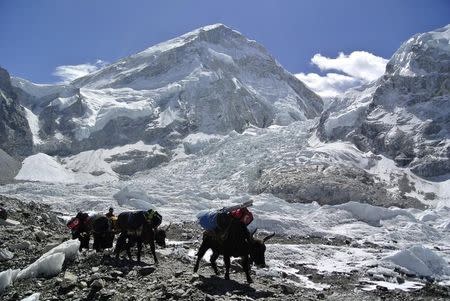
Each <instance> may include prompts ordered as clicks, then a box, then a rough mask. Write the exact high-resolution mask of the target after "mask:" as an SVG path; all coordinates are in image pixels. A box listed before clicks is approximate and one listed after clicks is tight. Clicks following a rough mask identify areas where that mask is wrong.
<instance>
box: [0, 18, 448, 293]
mask: <svg viewBox="0 0 450 301" xmlns="http://www.w3.org/2000/svg"><path fill="white" fill-rule="evenodd" d="M449 28H450V27H449V26H447V27H445V28H443V29H440V30H436V34H433V33H432V34H429V35H418V36H415V37H414V38H413V40H409V41H407V42H406V44H405V45H406V46H405V45H404V46H402V47H401V48H400V49H399V51H397V52H396V54H395V55H394V57H393V58H392V59H391V61H390V63H389V68H388V69H389V70H388V71H387V73H386V75H385V76H384V77H383V78H382V79H380V80H378V81H376V82H375V83H372V84H371V85H369V86H368V87H360V88H357V89H354V90H352V91H350V92H348V93H347V94H346V95H344V96H343V97H342V98H341V99H336V100H335V102H334V103H332V104H331V105H330V108H329V109H328V110H327V111H326V112H325V113H324V114H322V115H321V110H322V101H321V99H320V98H319V97H318V96H317V95H315V94H314V93H313V92H311V91H310V90H309V89H308V88H307V87H306V86H305V85H304V84H303V83H301V82H300V81H299V80H297V79H296V78H295V77H293V76H292V75H291V74H290V73H289V72H287V71H286V70H284V69H283V68H282V67H281V66H280V65H279V64H278V63H277V62H276V61H275V60H274V59H273V58H272V57H271V56H270V55H269V54H268V53H267V51H266V50H265V49H264V48H263V47H262V46H261V45H259V44H257V43H256V42H255V41H251V40H248V39H247V38H245V37H244V36H242V35H241V34H239V33H238V32H236V31H233V30H231V29H229V28H227V27H226V26H223V25H213V26H208V27H204V28H201V29H198V30H195V31H193V32H190V33H187V34H185V35H183V36H181V37H178V38H175V39H173V40H170V41H167V42H164V43H161V44H158V45H156V46H153V47H151V48H149V49H147V50H145V51H143V52H140V53H137V54H135V55H133V56H130V57H128V58H124V59H122V60H120V61H118V62H116V63H114V64H112V65H109V66H106V67H104V68H102V69H101V70H99V71H97V72H95V73H93V74H90V75H88V76H86V77H83V78H80V79H77V80H75V81H74V82H72V83H71V84H69V85H67V86H44V85H36V84H33V83H30V82H28V81H26V80H23V79H14V78H13V80H12V83H13V85H14V86H15V87H16V88H17V89H21V91H22V92H23V93H22V94H21V95H22V97H23V99H22V100H21V103H22V104H23V105H24V106H25V107H26V112H27V114H26V115H27V118H28V120H29V123H30V128H31V131H32V134H33V141H34V151H35V154H33V155H32V156H29V157H27V158H26V159H25V160H24V161H23V164H22V168H21V169H20V171H19V173H18V174H17V176H16V178H15V181H13V182H11V183H8V184H5V185H1V186H0V194H2V195H6V196H10V197H16V198H20V199H22V200H24V201H35V202H42V203H45V204H48V205H50V206H51V208H52V210H53V211H54V212H56V213H57V214H58V215H60V216H61V217H63V218H65V217H68V216H70V215H72V214H74V213H75V212H77V211H79V210H85V211H98V212H103V211H104V210H105V209H106V208H108V207H109V206H113V207H115V208H116V211H118V212H119V211H123V210H130V209H131V210H135V209H149V208H154V209H157V210H158V211H159V212H160V213H161V214H162V215H163V217H164V223H169V222H172V223H175V224H180V223H182V222H185V223H192V222H195V216H196V214H197V213H198V212H199V211H200V210H204V209H210V208H221V207H223V206H228V205H232V204H235V203H240V202H243V201H246V200H249V199H252V200H253V201H254V206H253V207H252V211H253V213H254V215H255V220H254V222H253V223H252V224H251V226H250V227H251V228H258V229H260V230H261V231H266V232H272V231H274V232H275V233H276V237H277V239H276V240H274V242H273V243H271V244H269V245H268V248H267V253H266V254H267V264H268V267H266V268H264V269H258V270H256V273H257V275H259V276H261V277H275V278H280V279H281V278H286V279H287V280H286V281H287V282H289V284H290V285H294V286H297V287H301V288H305V289H311V290H318V291H323V290H327V289H329V288H330V284H329V283H321V281H320V280H317V279H310V278H308V271H310V270H314V271H316V272H317V273H319V274H321V275H328V276H329V275H347V276H349V277H350V276H351V277H356V279H353V280H352V281H354V287H355V289H356V290H361V291H374V290H377V289H379V288H380V287H383V288H385V289H386V290H389V291H391V290H403V291H416V290H420V289H422V288H423V287H424V286H425V284H426V281H431V280H432V281H434V282H435V283H437V284H438V285H441V286H443V287H448V286H449V285H450V266H449V261H450V217H449V216H450V177H449V176H448V174H446V173H445V172H446V171H447V170H448V169H446V168H447V167H446V166H442V168H441V169H440V170H439V171H438V172H436V174H433V172H431V171H430V168H432V166H433V164H436V162H441V163H442V164H444V165H445V164H448V161H447V162H446V161H445V160H449V158H448V154H449V152H448V146H449V136H448V133H449V132H450V131H449V123H448V111H446V112H443V111H441V112H440V114H437V113H436V112H435V111H436V108H437V106H439V107H442V108H444V107H445V108H448V107H449V105H450V104H449V100H450V97H449V95H450V91H449V86H448V78H449V69H448V68H447V69H445V68H444V67H445V66H444V67H442V64H447V63H448V60H443V61H442V60H441V62H442V63H436V64H434V63H433V64H432V66H431V67H430V68H432V69H431V70H429V69H426V68H422V67H423V66H422V65H423V64H422V63H423V60H426V59H427V56H433V55H438V56H439V57H441V58H448V57H449V52H450V51H449V46H448V45H449V42H448V41H449ZM421 39H422V40H423V39H426V41H427V43H425V44H423V45H425V46H423V45H422V44H420V41H422V40H421ZM433 39H437V40H438V42H436V43H435V42H433V41H434V40H433ZM414 41H416V42H417V41H419V42H417V43H419V44H420V45H422V46H423V47H424V49H422V48H420V49H419V50H421V49H422V50H423V51H424V52H423V53H422V54H420V55H416V56H414V55H407V53H405V52H409V51H413V50H411V49H412V48H414V47H412V46H410V44H411V43H414ZM408 45H409V46H408ZM411 47H412V48H411ZM414 49H416V50H417V49H418V48H417V47H415V48H414ZM435 59H436V58H428V60H430V61H431V62H435ZM405 60H408V62H405ZM421 66H422V67H421ZM426 66H428V67H429V65H426ZM433 66H434V67H433ZM419 67H420V68H419ZM428 67H427V68H428ZM447 67H448V65H447ZM433 68H434V69H433ZM437 69H438V70H437ZM436 70H437V71H436ZM419 77H420V78H419ZM443 78H446V80H443ZM433 81H438V82H439V84H434V83H433ZM391 82H395V83H398V84H399V85H400V84H401V83H404V85H409V88H408V89H409V90H408V89H407V90H408V91H409V92H411V93H410V94H408V93H409V92H408V93H405V94H404V95H402V96H401V97H400V96H399V99H401V101H398V102H396V103H391V102H389V103H388V101H387V100H386V99H387V98H389V97H391V98H389V99H394V98H392V97H394V96H392V95H394V94H395V95H400V94H401V93H404V89H402V88H401V87H399V86H398V85H393V84H391ZM418 82H420V83H422V84H419V83H418ZM421 87H422V88H423V87H425V88H424V91H425V92H426V93H425V92H424V91H422V90H421V89H422V88H421ZM436 89H437V90H439V94H437V92H436V91H435V90H436ZM387 90H389V91H387ZM394 92H395V93H394ZM423 93H425V94H426V95H432V97H433V101H429V102H427V103H426V106H427V112H431V113H430V114H428V115H427V118H428V119H427V123H429V124H432V123H433V124H434V125H436V126H437V128H436V131H435V132H433V133H432V134H430V132H427V131H426V130H425V129H423V128H422V127H420V124H419V123H420V122H421V121H420V120H419V121H418V120H417V118H416V117H417V114H418V113H417V112H418V110H419V109H420V108H419V105H418V102H417V101H418V100H417V97H419V96H418V95H419V94H420V95H425V94H423ZM24 95H25V96H24ZM408 95H409V96H411V95H412V96H411V97H412V98H411V99H412V100H411V101H408V99H406V98H407V97H408ZM425 102H426V101H425V100H422V102H421V104H422V105H421V106H425ZM441 105H444V106H441ZM433 112H434V113H433ZM55 114H56V115H55ZM388 115H389V116H391V117H392V116H394V115H395V118H394V117H392V118H390V117H389V116H388ZM55 116H56V117H57V120H58V122H57V123H54V122H53V121H52V120H51V118H54V117H55ZM405 116H406V117H405ZM442 116H444V117H442ZM445 116H447V117H445ZM388 117H389V118H388ZM403 117H404V118H403ZM422 117H423V116H422ZM393 118H394V119H395V120H397V119H399V120H400V119H402V118H403V119H402V120H403V123H402V124H398V125H395V124H393V123H392V120H394V119H393ZM433 118H434V119H433ZM405 120H406V121H405ZM39 127H41V128H39ZM369 127H370V129H369ZM368 129H369V130H370V132H367V131H366V132H364V130H368ZM408 129H410V130H411V131H408ZM398 131H401V132H402V134H401V135H400V134H399V135H400V136H401V137H400V136H399V137H400V138H398V137H397V136H398V135H397V134H395V133H398ZM394 132H395V133H394ZM389 135H390V136H389ZM396 135H397V136H396ZM410 135H411V136H410ZM388 136H389V137H390V138H389V137H388ZM394 136H395V137H397V138H398V139H400V140H401V141H402V142H401V145H400V146H399V145H396V144H395V143H394V142H395V141H394V140H395V139H397V138H395V137H394ZM392 137H394V138H392ZM116 138H117V139H116ZM360 138H361V139H360ZM388 138H389V139H388ZM358 139H359V140H358ZM371 139H373V140H371ZM400 140H399V141H400ZM393 141H394V142H393ZM424 141H425V142H424ZM408 143H410V144H408ZM407 144H408V145H407ZM445 149H446V150H447V153H446V152H445ZM433 151H436V152H438V154H437V153H436V156H434V155H433V154H434V153H433ZM405 152H409V153H408V154H407V155H408V156H409V155H412V156H414V159H412V162H407V163H406V164H405V163H404V162H400V161H401V160H400V159H401V158H400V157H399V156H400V155H401V154H403V155H405ZM399 158H400V159H399ZM409 164H410V165H409ZM419 167H420V168H422V169H420V170H421V172H417V171H418V169H417V168H419ZM424 173H426V177H424ZM168 235H169V239H170V236H171V234H170V233H169V234H168ZM191 255H192V254H191ZM49 256H50V255H49ZM44 259H45V258H44ZM63 261H64V259H63ZM37 264H38V263H37ZM38 271H40V269H39V266H37V267H35V266H30V267H29V268H28V269H26V270H22V271H21V272H14V271H12V270H8V271H4V272H3V273H1V274H0V279H2V280H1V281H0V289H1V287H2V283H3V286H4V285H5V283H6V282H7V281H8V279H12V278H14V277H22V276H23V277H25V276H24V275H29V274H36V273H39V272H38ZM17 273H18V274H17ZM21 275H22V276H21ZM352 275H356V276H352ZM400 275H408V277H410V278H409V280H408V281H406V282H404V281H403V282H399V281H398V279H399V277H400ZM331 286H333V284H331Z"/></svg>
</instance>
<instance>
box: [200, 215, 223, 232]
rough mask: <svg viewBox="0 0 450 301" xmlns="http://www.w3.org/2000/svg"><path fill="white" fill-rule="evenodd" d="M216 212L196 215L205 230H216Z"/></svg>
mask: <svg viewBox="0 0 450 301" xmlns="http://www.w3.org/2000/svg"><path fill="white" fill-rule="evenodd" d="M217 215H218V213H217V211H208V210H206V211H201V212H200V213H199V214H197V219H198V222H199V224H200V226H202V228H203V229H205V230H210V231H211V230H214V229H216V228H217Z"/></svg>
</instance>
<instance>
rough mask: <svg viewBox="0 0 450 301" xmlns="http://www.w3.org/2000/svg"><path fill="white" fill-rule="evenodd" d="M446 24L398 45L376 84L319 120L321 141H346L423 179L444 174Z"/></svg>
mask: <svg viewBox="0 0 450 301" xmlns="http://www.w3.org/2000/svg"><path fill="white" fill-rule="evenodd" d="M449 74H450V25H447V26H445V27H443V28H440V29H437V30H434V31H431V32H427V33H421V34H417V35H415V36H413V37H412V38H411V39H409V40H408V41H406V42H405V43H403V44H402V46H401V47H400V48H399V49H398V50H397V51H396V52H395V54H394V55H393V56H392V58H391V59H390V61H389V62H388V64H387V66H386V73H385V74H384V76H382V77H381V78H380V79H379V80H378V81H376V82H374V83H372V84H369V85H368V86H365V87H360V88H357V89H354V90H352V91H349V92H348V93H346V94H345V95H344V96H343V97H342V98H341V99H339V100H337V101H336V102H334V104H333V105H332V106H331V107H330V109H329V110H328V112H325V114H324V115H323V116H322V122H321V129H320V132H321V134H322V137H324V138H325V139H327V140H335V139H342V138H344V139H348V140H351V141H353V142H354V143H355V144H356V145H357V146H358V147H359V148H360V149H363V150H367V149H370V150H373V151H374V152H376V153H382V154H385V155H386V156H388V157H390V158H392V159H394V160H395V161H396V162H397V164H399V165H400V166H408V167H410V168H411V170H412V171H413V172H415V173H416V174H418V175H420V176H423V177H434V176H441V175H446V174H448V173H449V172H450V81H449Z"/></svg>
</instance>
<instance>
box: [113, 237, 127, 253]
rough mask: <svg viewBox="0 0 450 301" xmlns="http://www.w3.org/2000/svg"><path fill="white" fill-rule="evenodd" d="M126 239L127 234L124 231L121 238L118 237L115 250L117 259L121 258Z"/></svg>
mask: <svg viewBox="0 0 450 301" xmlns="http://www.w3.org/2000/svg"><path fill="white" fill-rule="evenodd" d="M126 241H127V237H126V235H125V234H124V233H123V232H122V233H120V235H119V238H117V243H116V249H115V250H114V252H115V253H116V259H119V255H120V252H122V251H123V249H124V247H125V244H126Z"/></svg>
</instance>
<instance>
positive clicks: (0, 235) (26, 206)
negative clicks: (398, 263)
mask: <svg viewBox="0 0 450 301" xmlns="http://www.w3.org/2000/svg"><path fill="white" fill-rule="evenodd" d="M0 206H2V207H6V208H8V211H9V212H10V218H11V219H14V220H16V221H19V222H20V223H21V224H20V225H15V226H0V249H8V250H9V251H11V252H13V253H14V257H13V258H12V259H9V260H4V261H0V271H4V270H6V269H9V268H24V267H26V266H27V265H29V264H30V263H32V262H33V261H35V260H36V259H37V258H38V257H39V256H41V255H42V254H43V253H44V252H45V251H47V250H49V249H50V248H52V247H53V246H55V245H57V244H59V243H61V242H62V241H65V240H67V239H69V232H68V231H67V230H66V228H65V226H64V223H63V222H62V221H60V220H59V219H58V218H57V216H56V214H55V213H52V212H51V210H50V208H49V207H48V206H45V205H41V204H36V203H23V202H21V201H19V200H15V199H10V198H5V197H1V196H0ZM200 233H201V230H200V229H199V228H198V227H197V226H196V225H195V224H192V223H184V224H178V225H172V226H171V229H170V230H169V233H168V237H169V239H170V242H169V245H168V247H167V248H166V249H158V256H159V259H160V263H159V265H158V266H155V265H154V264H153V259H152V258H151V257H150V256H149V255H150V254H149V253H150V252H149V249H148V248H145V249H144V256H143V262H142V263H141V264H137V263H136V262H130V261H128V260H126V259H121V260H120V261H116V260H114V258H113V257H112V256H110V255H111V253H110V252H111V251H108V250H107V251H105V252H104V253H101V254H99V253H95V252H93V251H87V252H86V251H85V252H83V253H82V254H80V256H79V258H78V259H77V260H75V261H74V262H71V263H66V264H65V265H64V267H63V271H62V272H61V273H60V274H59V275H58V276H57V277H52V278H38V279H27V280H18V281H16V282H15V283H14V284H13V286H10V287H8V288H6V289H5V291H4V292H3V293H0V299H1V300H5V301H9V300H21V299H22V298H24V297H26V296H28V295H31V294H32V293H36V292H39V293H41V297H40V300H78V301H79V300H316V299H326V300H448V298H449V297H450V289H448V288H443V287H442V286H437V285H434V284H433V283H431V282H427V283H426V285H425V286H424V288H422V289H420V290H418V291H415V292H403V291H399V290H394V291H388V290H387V289H384V288H382V287H377V289H375V290H373V291H370V292H366V291H363V290H361V287H362V285H363V284H364V283H361V282H360V281H359V280H358V279H360V276H361V275H359V274H358V272H356V271H355V272H354V273H353V274H339V273H333V274H320V273H318V272H317V271H315V270H312V269H308V268H306V267H302V266H296V267H295V268H297V269H298V270H299V271H300V272H301V273H302V274H303V275H305V276H307V277H308V278H309V279H310V280H312V281H317V282H320V283H323V284H328V285H330V288H328V289H325V290H323V291H318V290H315V289H307V288H303V287H300V286H297V285H295V284H294V282H293V281H291V279H290V276H289V275H287V274H286V275H284V274H281V276H280V277H270V276H261V275H255V271H256V268H253V273H254V275H253V280H254V283H253V284H251V285H248V284H247V283H246V282H245V277H244V274H243V273H242V271H241V269H240V266H239V264H238V261H234V262H233V264H232V269H233V271H232V274H231V279H232V280H229V281H226V280H224V279H223V268H221V271H222V275H221V276H215V275H212V269H211V268H210V267H209V266H208V264H207V263H206V262H204V263H203V265H202V266H201V267H200V270H199V275H197V274H193V273H192V269H193V266H194V260H195V257H194V256H193V255H194V254H193V250H196V249H197V248H198V245H199V236H200ZM274 242H277V243H298V244H324V243H328V244H335V245H345V244H351V243H352V242H351V241H349V240H348V238H339V237H337V238H336V239H334V240H327V241H324V240H323V239H321V238H301V237H277V238H276V239H274V240H273V242H272V243H274ZM219 265H220V260H219ZM405 279H408V276H407V275H402V278H399V279H398V281H399V282H401V281H404V280H405ZM415 280H416V281H417V279H415Z"/></svg>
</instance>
